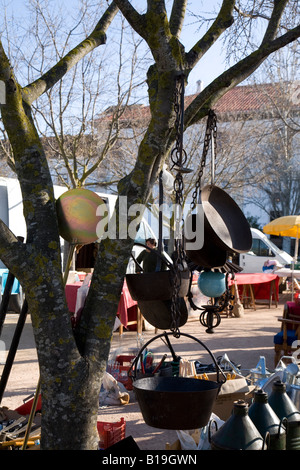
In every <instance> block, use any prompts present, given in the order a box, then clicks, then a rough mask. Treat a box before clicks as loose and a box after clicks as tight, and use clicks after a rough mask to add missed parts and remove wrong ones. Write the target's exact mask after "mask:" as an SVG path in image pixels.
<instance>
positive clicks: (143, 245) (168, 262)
mask: <svg viewBox="0 0 300 470" xmlns="http://www.w3.org/2000/svg"><path fill="white" fill-rule="evenodd" d="M134 244H135V245H138V246H142V247H143V248H146V249H147V250H149V251H152V252H153V253H155V254H156V255H157V256H158V257H159V258H161V260H162V261H163V262H164V263H166V265H167V266H168V268H169V269H171V270H174V266H173V264H172V263H170V261H169V260H168V259H167V258H166V257H165V256H164V255H163V254H161V253H159V251H157V250H153V248H150V246H147V245H145V244H144V243H139V242H135V243H134Z"/></svg>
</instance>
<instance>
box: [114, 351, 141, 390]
mask: <svg viewBox="0 0 300 470" xmlns="http://www.w3.org/2000/svg"><path fill="white" fill-rule="evenodd" d="M134 358H135V356H128V355H121V356H117V357H116V361H115V363H114V365H109V366H108V367H107V372H108V373H109V374H111V375H112V376H113V377H114V378H115V379H116V380H117V381H118V382H121V383H122V384H123V385H124V387H125V388H126V389H127V390H132V388H133V387H132V380H131V378H130V377H128V371H129V369H130V366H131V363H132V361H133V359H134Z"/></svg>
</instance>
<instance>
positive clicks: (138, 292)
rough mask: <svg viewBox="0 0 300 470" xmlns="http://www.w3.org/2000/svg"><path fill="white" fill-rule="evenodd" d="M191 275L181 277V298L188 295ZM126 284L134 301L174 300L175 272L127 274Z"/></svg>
mask: <svg viewBox="0 0 300 470" xmlns="http://www.w3.org/2000/svg"><path fill="white" fill-rule="evenodd" d="M190 276H191V273H190V271H189V270H186V271H183V272H182V273H181V275H180V278H181V279H180V288H179V297H184V296H186V295H187V293H188V290H189V282H190ZM126 282H127V286H128V289H129V292H130V295H131V297H132V298H133V300H137V301H139V300H142V301H147V300H168V299H171V298H172V295H173V291H174V282H175V276H174V272H173V270H167V271H158V272H151V273H141V274H126Z"/></svg>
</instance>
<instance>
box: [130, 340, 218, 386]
mask: <svg viewBox="0 0 300 470" xmlns="http://www.w3.org/2000/svg"><path fill="white" fill-rule="evenodd" d="M166 335H168V336H169V335H174V333H172V332H170V333H167V332H166V331H165V332H164V333H161V334H159V335H157V336H155V337H154V338H151V339H150V340H149V341H147V343H145V344H144V345H143V347H142V348H141V349H140V351H139V353H138V354H137V356H136V357H135V358H134V360H133V361H132V363H131V366H130V369H129V371H128V376H129V377H131V378H132V379H133V380H135V379H136V365H137V364H138V361H139V358H140V356H141V354H142V352H143V351H144V349H146V348H147V347H148V345H149V344H150V343H152V342H153V341H155V340H156V339H158V338H162V337H163V336H164V337H166ZM180 336H186V337H187V338H190V339H193V340H194V341H197V343H199V344H200V345H201V346H202V347H203V348H204V349H205V350H206V351H207V352H208V354H209V355H210V356H211V358H212V360H213V362H214V364H215V366H216V372H217V382H219V383H221V384H223V383H225V382H226V377H225V374H224V372H223V371H222V369H221V368H220V367H219V365H218V363H217V361H216V359H215V357H214V355H213V354H212V352H211V351H210V349H209V348H208V347H207V346H205V344H204V343H202V341H201V340H200V339H198V338H195V337H194V336H192V335H189V334H188V333H179V336H178V337H180ZM134 366H135V367H134ZM220 372H221V374H222V375H223V378H224V380H220Z"/></svg>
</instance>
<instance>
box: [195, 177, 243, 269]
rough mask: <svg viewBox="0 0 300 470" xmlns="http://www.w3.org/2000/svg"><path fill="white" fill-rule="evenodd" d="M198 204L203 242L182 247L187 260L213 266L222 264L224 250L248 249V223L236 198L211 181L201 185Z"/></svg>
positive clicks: (240, 250) (239, 250)
mask: <svg viewBox="0 0 300 470" xmlns="http://www.w3.org/2000/svg"><path fill="white" fill-rule="evenodd" d="M201 204H202V210H203V213H204V214H203V222H204V244H203V247H202V248H200V249H199V250H192V249H191V250H186V253H187V256H188V257H189V258H190V259H191V261H193V262H195V263H197V264H199V265H200V266H201V265H202V266H204V267H217V266H221V265H222V264H221V263H222V262H223V260H224V257H226V252H231V253H234V252H235V253H245V252H247V251H249V250H250V248H251V245H252V235H251V230H250V226H249V223H248V221H247V219H246V218H245V216H244V214H243V212H242V211H241V209H240V208H239V206H238V205H237V204H236V202H235V201H234V200H233V199H232V198H231V197H230V196H229V195H228V194H227V193H226V192H225V191H224V190H223V189H220V188H219V187H218V186H215V185H214V184H208V185H206V186H204V188H203V189H202V190H201ZM190 217H194V218H195V217H197V215H195V214H193V215H191V216H190ZM192 223H193V222H192ZM194 223H195V222H194ZM188 241H189V240H186V242H188ZM191 241H193V240H191ZM213 247H215V250H216V251H215V252H214V249H213ZM210 254H211V255H210ZM210 256H211V259H210ZM223 264H225V263H223Z"/></svg>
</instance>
